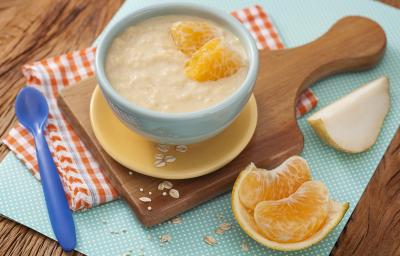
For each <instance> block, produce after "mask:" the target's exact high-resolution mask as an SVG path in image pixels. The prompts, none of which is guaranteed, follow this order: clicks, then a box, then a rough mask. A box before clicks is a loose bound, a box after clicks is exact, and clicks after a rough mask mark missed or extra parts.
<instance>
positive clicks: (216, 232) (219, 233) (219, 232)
mask: <svg viewBox="0 0 400 256" xmlns="http://www.w3.org/2000/svg"><path fill="white" fill-rule="evenodd" d="M214 232H215V234H218V235H223V234H224V233H225V231H224V230H222V229H220V228H217V229H216V230H215V231H214Z"/></svg>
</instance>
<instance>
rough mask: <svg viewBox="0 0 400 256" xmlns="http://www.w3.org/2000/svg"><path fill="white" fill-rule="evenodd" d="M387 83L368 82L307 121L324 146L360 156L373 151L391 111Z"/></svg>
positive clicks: (382, 79) (379, 80)
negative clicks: (369, 150) (371, 149)
mask: <svg viewBox="0 0 400 256" xmlns="http://www.w3.org/2000/svg"><path fill="white" fill-rule="evenodd" d="M389 93H390V92H389V80H388V78H387V77H386V76H383V77H380V78H378V79H376V80H374V81H371V82H369V83H367V84H365V85H363V86H361V87H359V88H358V89H356V90H354V91H353V92H351V93H350V94H348V95H346V96H344V97H343V98H341V99H339V100H337V101H335V102H334V103H332V104H330V105H328V106H326V107H325V108H323V109H321V110H320V111H318V112H316V113H315V114H313V115H311V116H310V117H309V118H308V119H307V121H308V123H309V124H310V125H311V127H312V128H313V129H314V131H315V132H316V133H317V134H318V136H319V137H320V138H321V139H322V140H324V141H325V142H326V143H327V144H329V145H331V146H332V147H334V148H335V149H337V150H341V151H344V152H348V153H359V152H363V151H366V150H368V149H369V148H370V147H372V146H373V145H374V144H375V142H376V139H377V138H378V135H379V132H380V130H381V128H382V125H383V121H384V119H385V116H386V114H387V113H388V112H389V109H390V94H389Z"/></svg>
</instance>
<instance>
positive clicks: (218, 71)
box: [185, 37, 242, 82]
mask: <svg viewBox="0 0 400 256" xmlns="http://www.w3.org/2000/svg"><path fill="white" fill-rule="evenodd" d="M241 64H242V61H241V57H240V56H239V54H238V53H236V52H235V51H233V50H231V49H230V48H229V47H227V46H226V45H225V44H224V41H223V38H221V37H218V38H214V39H212V40H210V41H208V42H207V43H206V44H205V45H203V46H202V47H201V48H200V49H199V50H198V51H196V52H195V53H194V54H193V55H192V57H191V58H190V59H189V60H188V61H187V62H186V64H185V74H186V76H187V77H189V78H190V79H193V80H195V81H199V82H205V81H215V80H218V79H220V78H224V77H227V76H230V75H233V74H234V73H236V71H237V70H238V69H239V68H240V66H241Z"/></svg>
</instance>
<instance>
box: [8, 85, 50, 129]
mask: <svg viewBox="0 0 400 256" xmlns="http://www.w3.org/2000/svg"><path fill="white" fill-rule="evenodd" d="M15 113H16V115H17V117H18V120H19V121H20V123H21V124H22V125H23V126H24V127H25V128H27V129H28V130H29V131H30V132H31V133H35V132H37V131H39V130H42V129H43V127H44V125H45V124H46V121H47V116H48V114H49V107H48V106H47V102H46V99H45V98H44V97H43V95H42V94H41V93H40V92H39V91H38V90H36V89H34V88H32V87H25V88H23V89H22V90H21V91H20V92H19V94H18V96H17V99H16V101H15Z"/></svg>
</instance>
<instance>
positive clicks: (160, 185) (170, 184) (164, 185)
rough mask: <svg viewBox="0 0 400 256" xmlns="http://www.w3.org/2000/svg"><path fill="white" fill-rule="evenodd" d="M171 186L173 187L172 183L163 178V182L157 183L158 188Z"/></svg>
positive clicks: (162, 188) (169, 187)
mask: <svg viewBox="0 0 400 256" xmlns="http://www.w3.org/2000/svg"><path fill="white" fill-rule="evenodd" d="M172 187H173V185H172V183H171V182H170V181H167V180H164V181H163V182H161V183H160V184H158V190H164V189H171V188H172Z"/></svg>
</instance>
